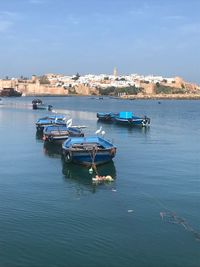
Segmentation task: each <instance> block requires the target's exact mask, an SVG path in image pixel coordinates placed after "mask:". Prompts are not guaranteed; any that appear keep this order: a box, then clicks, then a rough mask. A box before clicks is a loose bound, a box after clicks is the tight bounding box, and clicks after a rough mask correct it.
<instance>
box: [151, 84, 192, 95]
mask: <svg viewBox="0 0 200 267" xmlns="http://www.w3.org/2000/svg"><path fill="white" fill-rule="evenodd" d="M155 93H156V94H185V93H187V90H186V89H185V86H184V85H183V86H182V88H176V87H171V86H165V85H161V84H160V83H156V88H155Z"/></svg>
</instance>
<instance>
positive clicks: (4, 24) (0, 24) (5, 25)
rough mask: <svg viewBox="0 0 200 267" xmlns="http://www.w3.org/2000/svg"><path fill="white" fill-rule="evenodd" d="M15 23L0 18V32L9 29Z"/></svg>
mask: <svg viewBox="0 0 200 267" xmlns="http://www.w3.org/2000/svg"><path fill="white" fill-rule="evenodd" d="M12 25H13V23H12V22H11V21H6V20H2V19H0V32H1V33H3V32H7V30H8V29H9V28H10V27H11V26H12Z"/></svg>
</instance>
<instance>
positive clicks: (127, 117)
mask: <svg viewBox="0 0 200 267" xmlns="http://www.w3.org/2000/svg"><path fill="white" fill-rule="evenodd" d="M115 122H116V123H120V124H124V125H128V126H141V127H146V126H149V125H150V118H148V117H147V116H144V117H137V116H134V115H133V113H132V112H126V111H125V112H119V114H118V115H117V116H115Z"/></svg>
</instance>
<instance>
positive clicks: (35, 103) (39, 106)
mask: <svg viewBox="0 0 200 267" xmlns="http://www.w3.org/2000/svg"><path fill="white" fill-rule="evenodd" d="M32 107H33V109H44V110H49V111H51V110H52V108H53V106H51V105H45V104H43V103H42V100H41V99H38V98H37V99H33V101H32Z"/></svg>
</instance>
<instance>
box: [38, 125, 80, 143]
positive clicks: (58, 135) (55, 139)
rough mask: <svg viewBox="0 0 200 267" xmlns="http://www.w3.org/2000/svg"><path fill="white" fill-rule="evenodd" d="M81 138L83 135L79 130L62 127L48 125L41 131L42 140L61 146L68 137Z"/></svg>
mask: <svg viewBox="0 0 200 267" xmlns="http://www.w3.org/2000/svg"><path fill="white" fill-rule="evenodd" d="M83 136H84V133H83V132H82V131H81V130H80V129H77V128H73V127H67V126H64V125H49V126H47V127H45V128H44V130H43V140H44V141H45V142H49V143H55V144H62V143H63V142H64V141H65V140H66V139H68V138H69V137H83Z"/></svg>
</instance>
